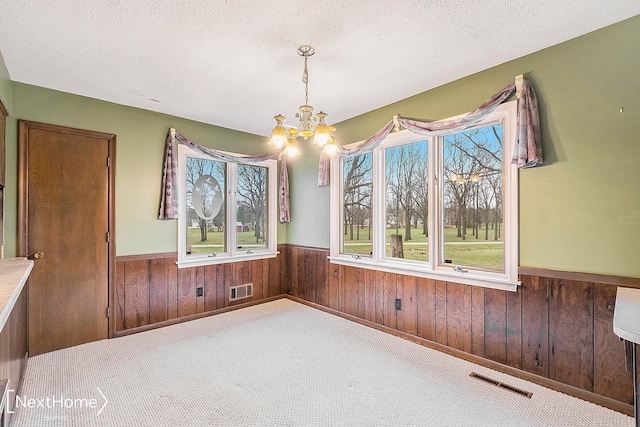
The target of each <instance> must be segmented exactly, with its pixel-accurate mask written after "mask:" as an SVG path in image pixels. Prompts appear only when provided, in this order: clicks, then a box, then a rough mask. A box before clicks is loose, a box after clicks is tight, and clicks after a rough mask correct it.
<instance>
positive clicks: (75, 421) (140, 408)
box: [14, 299, 633, 427]
mask: <svg viewBox="0 0 640 427" xmlns="http://www.w3.org/2000/svg"><path fill="white" fill-rule="evenodd" d="M472 371H475V372H477V373H480V374H483V375H486V376H489V377H492V378H495V379H497V380H499V381H502V382H505V383H508V384H511V385H513V386H516V387H520V388H523V389H526V390H528V391H531V392H533V397H532V398H531V399H528V398H525V397H522V396H519V395H517V394H515V393H512V392H510V391H506V390H503V389H500V388H498V387H495V386H492V385H489V384H486V383H484V382H482V381H479V380H477V379H473V378H470V377H469V373H471V372H472ZM98 389H99V390H98ZM100 392H102V393H103V394H104V396H105V398H106V400H107V403H106V405H105V400H104V399H103V398H102V397H101V394H100ZM21 396H22V399H23V401H25V402H28V400H27V399H29V398H31V399H34V400H33V401H32V403H33V405H32V406H34V407H28V406H26V405H23V406H21V407H18V408H17V410H16V417H15V423H14V426H15V427H24V426H527V427H530V426H607V427H615V426H625V427H631V426H633V418H631V417H628V416H626V415H622V414H620V413H617V412H614V411H611V410H608V409H605V408H602V407H600V406H597V405H594V404H591V403H587V402H584V401H581V400H578V399H575V398H572V397H569V396H566V395H564V394H561V393H558V392H554V391H552V390H549V389H546V388H543V387H541V386H537V385H535V384H532V383H529V382H527V381H524V380H520V379H517V378H514V377H510V376H508V375H505V374H501V373H499V372H495V371H492V370H490V369H487V368H483V367H481V366H478V365H475V364H473V363H470V362H466V361H464V360H460V359H457V358H455V357H452V356H448V355H446V354H443V353H440V352H438V351H435V350H432V349H429V348H426V347H422V346H420V345H417V344H414V343H411V342H408V341H406V340H403V339H400V338H397V337H393V336H391V335H388V334H385V333H383V332H380V331H377V330H375V329H371V328H367V327H365V326H362V325H359V324H357V323H354V322H350V321H348V320H344V319H342V318H339V317H336V316H333V315H330V314H327V313H324V312H322V311H319V310H315V309H313V308H310V307H307V306H305V305H302V304H298V303H296V302H293V301H290V300H287V299H281V300H277V301H274V302H269V303H266V304H261V305H258V306H253V307H250V308H245V309H242V310H237V311H233V312H228V313H225V314H221V315H217V316H213V317H208V318H204V319H200V320H195V321H191V322H187V323H182V324H179V325H174V326H169V327H165V328H162V329H156V330H152V331H148V332H143V333H139V334H135V335H131V336H126V337H122V338H117V339H110V340H103V341H98V342H94V343H90V344H85V345H82V346H77V347H73V348H68V349H64V350H60V351H55V352H51V353H47V354H43V355H39V356H35V357H33V358H31V359H29V363H28V368H27V371H26V374H25V379H24V384H23V390H22V394H21ZM46 398H49V399H50V404H49V405H47V402H46ZM77 399H86V400H85V401H78V400H77ZM89 399H95V405H94V406H95V407H90V405H91V402H90V401H89ZM56 400H57V401H58V402H63V403H59V404H55V401H56ZM39 402H42V404H41V405H40V404H38V403H39ZM74 402H76V403H74ZM77 402H80V403H77ZM82 402H86V403H84V404H83V403H82ZM71 403H74V404H73V405H71ZM100 410H101V412H99V411H100Z"/></svg>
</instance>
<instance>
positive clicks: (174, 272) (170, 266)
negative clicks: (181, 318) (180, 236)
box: [167, 257, 178, 319]
mask: <svg viewBox="0 0 640 427" xmlns="http://www.w3.org/2000/svg"><path fill="white" fill-rule="evenodd" d="M177 262H178V258H176V257H172V258H167V298H168V301H167V307H168V309H167V317H168V318H169V319H176V318H177V317H178V264H177Z"/></svg>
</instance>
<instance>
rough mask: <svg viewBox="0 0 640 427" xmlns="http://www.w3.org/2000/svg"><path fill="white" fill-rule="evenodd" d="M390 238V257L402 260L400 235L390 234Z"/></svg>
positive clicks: (402, 250)
mask: <svg viewBox="0 0 640 427" xmlns="http://www.w3.org/2000/svg"><path fill="white" fill-rule="evenodd" d="M389 237H390V238H391V257H393V258H404V248H403V246H402V234H392V235H390V236H389Z"/></svg>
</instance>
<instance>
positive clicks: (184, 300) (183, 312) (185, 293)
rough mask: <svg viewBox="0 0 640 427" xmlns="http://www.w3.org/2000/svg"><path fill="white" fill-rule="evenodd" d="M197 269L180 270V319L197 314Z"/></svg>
mask: <svg viewBox="0 0 640 427" xmlns="http://www.w3.org/2000/svg"><path fill="white" fill-rule="evenodd" d="M196 313H197V309H196V269H195V268H180V269H178V317H184V316H190V315H192V314H196Z"/></svg>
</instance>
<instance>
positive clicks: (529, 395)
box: [469, 372, 533, 399]
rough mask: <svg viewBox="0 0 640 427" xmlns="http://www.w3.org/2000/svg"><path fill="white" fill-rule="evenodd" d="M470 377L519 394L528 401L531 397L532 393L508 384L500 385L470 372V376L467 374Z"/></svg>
mask: <svg viewBox="0 0 640 427" xmlns="http://www.w3.org/2000/svg"><path fill="white" fill-rule="evenodd" d="M469 376H470V377H473V378H477V379H479V380H481V381H484V382H487V383H489V384H493V385H495V386H496V387H500V388H503V389H505V390H509V391H512V392H514V393H516V394H519V395H520V396H524V397H528V398H529V399H531V396H533V393H531V392H529V391H526V390H522V389H521V388H518V387H514V386H512V385H509V384H505V383H501V382H500V381H496V380H494V379H492V378H489V377H485V376H484V375H480V374H476V373H475V372H471V374H469Z"/></svg>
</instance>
